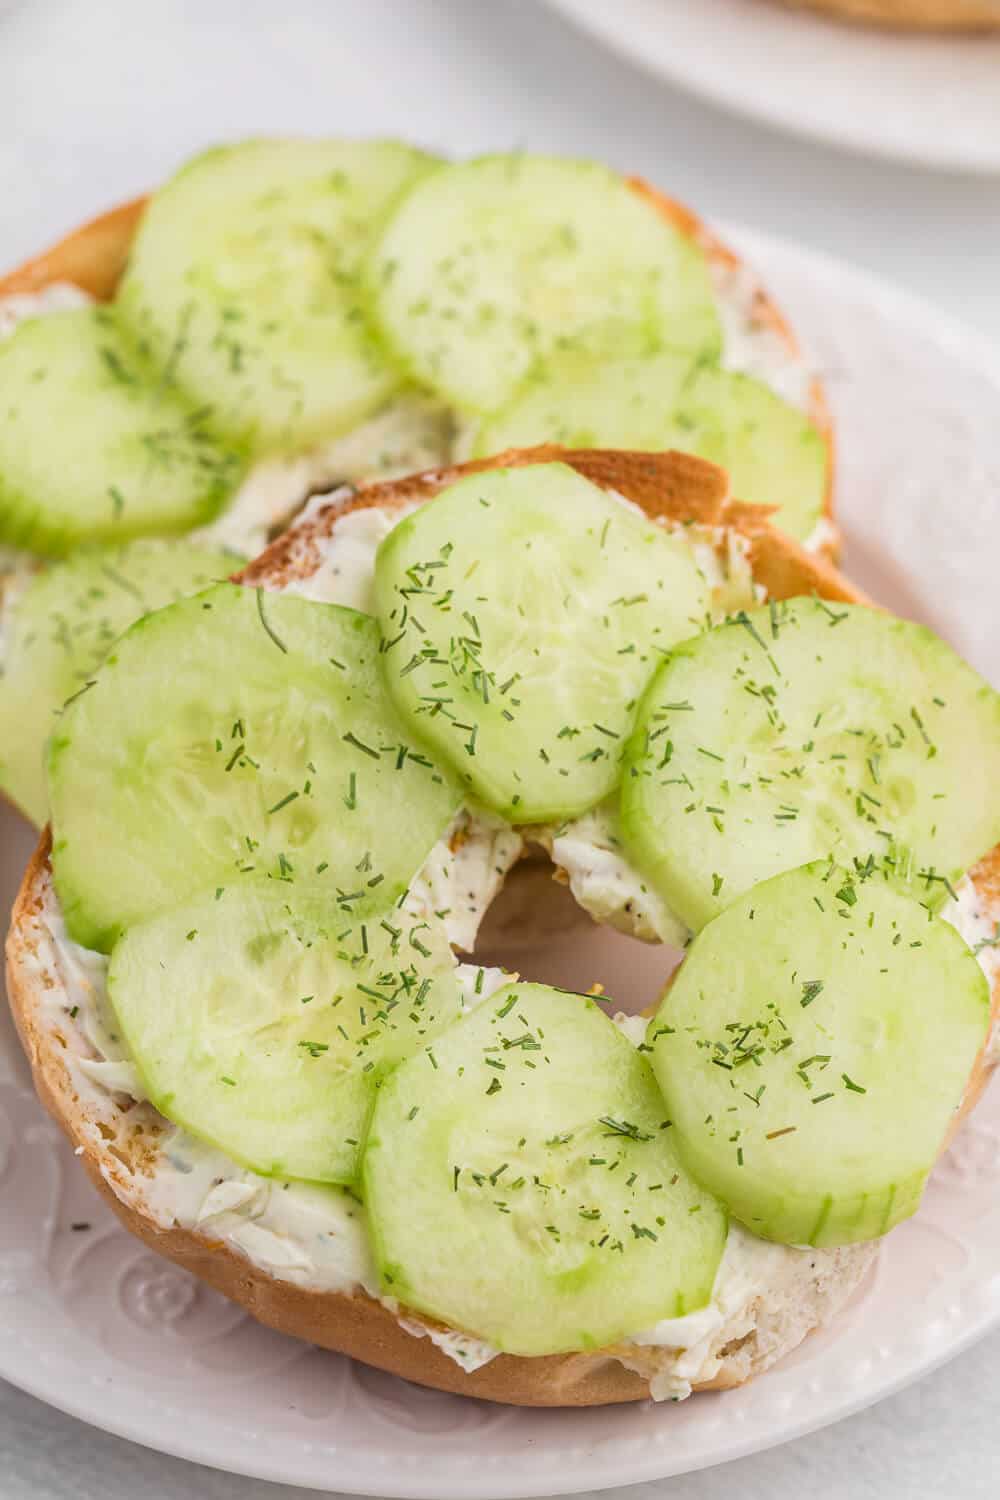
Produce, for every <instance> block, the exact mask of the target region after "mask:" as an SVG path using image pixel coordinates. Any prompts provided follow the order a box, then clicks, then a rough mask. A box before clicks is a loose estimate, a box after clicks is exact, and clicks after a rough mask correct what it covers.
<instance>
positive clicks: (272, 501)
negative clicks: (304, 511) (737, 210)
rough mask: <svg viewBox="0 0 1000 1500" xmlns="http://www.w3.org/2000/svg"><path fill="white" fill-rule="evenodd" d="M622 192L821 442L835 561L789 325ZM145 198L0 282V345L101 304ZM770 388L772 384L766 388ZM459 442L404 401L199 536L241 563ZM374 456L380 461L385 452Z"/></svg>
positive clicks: (276, 461) (648, 190) (691, 225)
mask: <svg viewBox="0 0 1000 1500" xmlns="http://www.w3.org/2000/svg"><path fill="white" fill-rule="evenodd" d="M626 181H627V183H628V185H629V187H630V188H632V190H633V191H634V192H636V193H637V194H638V195H639V196H640V197H642V198H643V199H644V200H646V201H647V202H649V203H651V204H652V205H653V206H654V207H655V208H656V210H657V211H658V212H659V213H660V214H662V215H663V217H664V218H665V219H667V220H668V221H669V222H670V223H671V224H672V225H673V226H674V227H675V228H677V229H678V230H679V231H680V232H681V233H682V234H684V235H686V236H687V237H688V238H690V239H691V240H693V241H695V242H696V243H697V245H698V246H699V247H700V249H701V250H702V252H703V253H704V255H705V257H706V260H707V263H708V266H709V270H710V273H711V276H712V279H713V283H714V286H715V293H716V297H717V299H718V303H719V307H720V312H721V313H722V316H723V322H724V323H725V325H726V328H727V339H728V338H729V337H730V336H731V335H733V334H735V335H736V336H737V337H738V338H741V339H743V340H744V341H745V342H753V343H754V344H755V346H756V347H757V348H758V349H760V350H761V351H762V353H764V354H765V355H766V356H767V357H768V358H769V359H770V360H771V361H772V362H776V363H777V365H778V366H780V367H782V368H781V372H780V373H782V374H783V375H785V376H787V377H788V379H789V384H790V385H791V386H793V387H794V390H795V396H794V398H793V399H794V400H795V402H796V404H798V405H801V406H802V407H803V408H804V410H805V411H806V412H807V413H808V415H809V417H810V418H811V420H812V421H813V423H814V424H815V426H816V428H817V430H818V431H819V433H820V435H821V437H822V440H823V443H824V445H825V448H826V452H827V484H826V493H825V497H824V509H823V515H822V517H821V518H820V521H819V522H818V523H817V526H816V528H815V532H814V534H813V536H812V537H811V538H810V539H809V545H810V548H811V549H812V550H814V551H816V552H817V553H819V554H820V555H823V556H827V557H830V558H833V557H835V556H836V554H837V550H838V547H839V536H838V533H837V530H836V527H835V523H834V516H833V481H834V432H833V423H832V418H831V414H830V409H829V406H828V404H827V401H826V397H825V394H824V390H823V385H822V382H821V380H820V379H819V377H818V375H816V374H815V373H814V372H812V371H811V370H810V369H809V367H808V365H807V363H806V361H805V358H804V356H803V354H802V351H801V349H800V346H799V343H798V340H797V339H796V336H795V334H794V332H793V330H792V327H791V325H790V324H789V322H788V320H787V318H786V317H785V315H784V314H783V312H782V311H781V309H780V308H779V306H778V305H777V303H776V302H775V301H774V299H773V298H772V297H771V295H770V294H769V292H768V291H767V290H766V289H765V287H764V285H763V284H762V282H761V281H760V280H759V278H758V277H757V276H756V274H755V273H754V271H753V270H752V268H751V267H749V266H747V265H746V264H745V263H744V262H743V261H742V260H741V258H740V257H739V256H738V255H736V254H735V252H734V251H732V250H731V249H730V248H729V247H728V246H727V245H725V244H724V243H723V241H722V240H721V239H719V237H718V236H717V235H716V234H715V233H714V232H713V231H712V230H711V229H709V228H708V226H707V225H706V224H704V223H703V222H702V221H701V220H700V219H699V218H698V217H697V216H696V215H695V214H694V213H692V212H691V210H690V209H688V208H686V207H684V206H683V205H682V204H680V203H678V202H677V201H676V200H675V199H673V198H669V197H667V196H666V195H665V194H664V193H661V192H659V191H658V190H657V189H656V188H654V187H652V186H651V185H650V184H649V183H647V182H645V181H643V179H642V178H639V177H629V178H626ZM147 201H148V200H147V199H146V198H145V197H143V198H135V199H133V200H131V201H130V202H128V203H124V204H121V205H120V206H119V207H117V208H114V209H111V210H110V211H109V212H107V213H105V214H101V215H100V216H99V217H97V218H95V219H92V220H91V221H90V222H89V223H86V224H84V225H82V226H81V227H79V228H78V229H75V230H73V231H72V232H71V233H70V234H68V235H67V236H66V237H65V238H64V239H62V240H60V241H59V242H58V243H57V244H55V245H53V246H52V247H51V248H50V249H48V250H46V251H44V252H42V253H41V254H40V255H38V256H35V257H34V258H32V259H30V260H28V261H26V262H25V263H24V264H22V265H20V266H18V267H17V268H15V269H14V270H12V271H9V272H8V273H7V274H6V275H4V276H0V335H2V333H3V330H4V321H5V320H4V308H5V305H6V307H7V309H8V320H7V321H8V322H9V323H10V325H11V326H13V323H14V321H15V320H17V319H19V318H21V317H23V316H26V315H28V314H29V313H34V312H38V313H41V312H44V311H45V310H46V309H47V308H51V310H53V311H55V310H58V308H59V307H60V306H61V305H66V304H65V302H64V301H63V300H62V299H61V296H60V293H61V292H62V293H65V291H66V289H67V288H75V289H77V291H78V292H80V293H82V294H83V295H84V296H85V297H87V298H93V299H96V300H97V301H101V302H106V301H109V300H110V299H111V298H112V297H113V296H114V294H115V291H116V289H117V286H118V283H119V280H120V279H121V276H122V273H123V271H124V269H125V266H126V264H127V261H128V257H129V250H130V247H131V244H132V241H133V239H134V237H135V235H136V232H137V230H138V227H139V224H140V222H141V220H142V215H143V212H144V209H145V206H146V203H147ZM769 383H770V382H769ZM463 447H464V438H463V434H462V432H461V431H457V430H456V427H455V423H454V421H453V420H452V418H451V416H450V414H449V413H448V411H447V409H445V408H442V407H439V406H436V405H435V404H433V403H431V402H428V401H423V400H420V401H412V402H410V403H408V404H407V407H406V411H405V413H401V412H400V410H399V409H398V408H397V409H393V408H392V407H390V408H388V409H387V412H385V413H378V414H376V415H375V416H374V417H372V418H370V419H369V420H368V421H367V422H364V423H362V425H361V426H360V427H359V428H356V429H355V430H354V431H352V432H350V433H348V434H347V436H346V437H343V438H340V439H337V440H336V441H334V442H333V443H331V444H328V445H325V446H321V447H319V448H317V449H315V450H313V451H312V452H310V453H306V454H302V455H298V456H295V457H291V458H266V459H263V460H261V461H260V462H258V463H257V464H255V465H254V467H253V468H252V469H251V471H250V473H249V474H248V475H247V477H246V479H245V480H244V482H243V484H242V485H241V487H240V489H239V490H238V491H237V493H236V495H235V496H234V497H233V499H232V501H231V502H230V504H229V506H228V508H227V510H226V511H225V512H224V513H223V515H222V516H221V517H219V518H218V519H217V520H216V522H215V523H214V524H213V525H212V526H211V527H210V528H208V534H209V535H210V536H211V538H212V539H213V540H217V541H222V542H224V543H228V544H229V545H231V546H232V547H233V548H234V549H235V550H238V551H242V552H243V554H244V555H248V554H250V555H252V554H253V553H255V552H257V551H259V550H260V549H261V547H263V546H264V545H265V543H266V541H267V540H268V539H269V537H270V536H272V535H273V534H274V532H275V530H276V529H277V528H278V527H279V526H281V525H283V524H285V523H286V522H287V520H288V519H289V517H290V516H292V515H294V514H295V512H296V511H297V510H298V509H299V507H300V506H301V505H302V504H303V503H304V501H305V500H306V499H307V498H308V496H309V495H310V494H314V493H317V492H318V491H321V490H325V489H329V488H330V486H331V485H333V484H336V483H341V482H346V483H355V484H356V483H368V482H373V481H375V480H378V479H384V478H390V477H393V476H394V475H397V474H407V473H411V472H413V471H414V470H417V469H421V468H425V467H428V466H430V465H432V464H437V463H445V462H449V461H452V460H457V459H459V458H461V457H462V456H463ZM383 450H385V451H384V452H383Z"/></svg>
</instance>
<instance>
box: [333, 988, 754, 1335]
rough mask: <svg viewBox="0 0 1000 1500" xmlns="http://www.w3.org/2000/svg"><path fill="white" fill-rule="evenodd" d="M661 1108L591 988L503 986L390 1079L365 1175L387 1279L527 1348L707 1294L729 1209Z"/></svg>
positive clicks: (633, 1327)
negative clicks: (686, 1156) (701, 1182)
mask: <svg viewBox="0 0 1000 1500" xmlns="http://www.w3.org/2000/svg"><path fill="white" fill-rule="evenodd" d="M583 1080H585V1083H584V1082H583ZM663 1115H664V1111H663V1104H662V1101H661V1100H660V1098H659V1095H658V1093H657V1089H656V1085H655V1083H654V1080H653V1076H652V1074H651V1072H650V1070H649V1066H648V1064H647V1063H646V1060H645V1058H643V1057H641V1056H640V1055H639V1053H638V1052H636V1050H635V1048H634V1047H633V1046H632V1045H631V1043H630V1042H628V1041H627V1040H626V1039H625V1037H624V1036H623V1035H622V1034H621V1033H620V1032H619V1031H618V1030H617V1029H616V1027H615V1026H614V1025H613V1023H612V1022H611V1021H610V1020H609V1019H608V1018H607V1017H606V1016H605V1015H603V1014H602V1013H601V1011H600V1010H599V1009H598V1007H597V1006H596V1005H595V1004H594V1002H593V1001H592V1000H588V999H587V998H586V997H585V996H582V995H571V994H568V993H567V992H566V991H564V990H553V989H549V988H548V987H547V986H546V985H542V984H516V985H511V986H510V987H509V988H507V989H504V990H500V991H498V992H497V993H496V994H494V995H492V996H491V997H490V999H489V1000H487V1001H484V1002H483V1003H482V1004H480V1005H479V1006H478V1007H477V1008H476V1009H475V1010H474V1011H472V1012H471V1013H470V1014H469V1015H467V1016H465V1017H464V1018H463V1019H462V1020H461V1021H459V1022H458V1023H456V1024H455V1025H454V1026H452V1027H451V1028H450V1029H449V1030H448V1031H446V1032H445V1033H444V1034H443V1035H442V1036H440V1037H439V1038H438V1039H437V1040H436V1041H435V1042H434V1043H433V1045H432V1046H430V1047H425V1048H422V1049H421V1050H420V1051H419V1052H416V1053H415V1054H414V1055H413V1056H412V1057H411V1058H410V1059H409V1060H408V1061H407V1062H405V1063H403V1064H402V1065H401V1066H400V1067H399V1068H397V1070H396V1071H395V1072H394V1073H393V1074H391V1075H390V1076H389V1078H387V1079H386V1081H385V1083H384V1084H383V1086H382V1088H381V1089H380V1091H379V1096H378V1099H377V1102H376V1105H375V1111H374V1114H373V1116H372V1123H371V1127H370V1131H369V1136H368V1144H367V1147H366V1150H365V1156H364V1162H363V1170H362V1180H363V1185H364V1198H365V1203H366V1206H367V1209H368V1217H369V1225H370V1228H371V1232H372V1238H373V1245H374V1250H375V1258H376V1262H377V1264H378V1267H379V1271H380V1274H381V1277H382V1284H383V1288H384V1290H385V1292H386V1293H388V1294H391V1295H392V1296H394V1297H398V1298H399V1300H400V1301H401V1302H403V1303H404V1304H405V1305H406V1306H407V1307H412V1308H414V1309H415V1310H417V1311H418V1312H423V1313H428V1314H430V1316H432V1317H435V1318H440V1319H441V1320H442V1321H443V1322H445V1323H447V1324H448V1325H449V1326H451V1327H453V1328H458V1329H461V1330H463V1331H464V1332H466V1333H470V1334H474V1335H476V1336H477V1337H479V1338H483V1339H487V1340H489V1342H490V1343H491V1344H494V1345H495V1346H496V1347H497V1348H498V1349H501V1350H504V1351H506V1352H508V1353H511V1354H523V1355H541V1354H558V1353H563V1352H566V1351H569V1350H573V1349H599V1348H603V1347H604V1346H606V1345H608V1344H613V1343H615V1342H616V1341H617V1340H619V1339H622V1338H625V1337H627V1336H628V1335H629V1334H632V1333H636V1332H637V1331H638V1330H640V1329H642V1328H647V1327H649V1326H650V1325H651V1324H654V1323H657V1322H659V1320H660V1319H662V1318H673V1317H682V1316H683V1315H684V1314H685V1313H688V1312H692V1311H694V1310H695V1309H696V1308H699V1307H702V1306H704V1304H705V1303H706V1302H707V1301H708V1299H709V1297H710V1296H711V1292H712V1285H713V1282H714V1280H715V1273H716V1270H717V1268H718V1265H719V1261H720V1259H721V1256H722V1251H723V1247H724V1245H725V1240H726V1230H727V1225H726V1216H725V1214H724V1213H723V1212H722V1210H721V1208H720V1206H719V1204H718V1202H717V1201H716V1200H715V1199H713V1198H712V1197H710V1196H709V1195H708V1194H707V1193H705V1192H703V1191H702V1190H701V1189H699V1188H698V1187H697V1186H696V1185H695V1183H694V1182H693V1181H692V1180H691V1179H690V1178H689V1177H688V1175H687V1173H686V1172H685V1171H684V1169H683V1167H682V1166H681V1165H680V1163H679V1161H678V1159H677V1156H676V1152H675V1149H674V1146H673V1144H672V1140H673V1131H672V1130H671V1129H670V1128H669V1121H665V1120H664V1118H663Z"/></svg>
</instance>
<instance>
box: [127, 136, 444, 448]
mask: <svg viewBox="0 0 1000 1500" xmlns="http://www.w3.org/2000/svg"><path fill="white" fill-rule="evenodd" d="M433 161H434V159H433V158H432V157H429V156H426V155H425V154H424V153H423V152H421V151H416V150H414V149H412V148H411V147H409V146H404V145H401V144H399V143H397V142H394V141H376V142H361V141H291V140H285V141H282V140H272V141H247V142H244V143H243V144H241V145H237V146H224V147H220V148H218V149H216V150H214V151H208V152H206V153H205V154H204V155H202V156H198V157H196V158H195V159H194V160H193V161H191V162H189V163H188V164H187V166H185V167H184V168H182V170H181V171H180V172H178V174H177V175H176V177H174V178H173V179H172V180H171V181H170V182H168V183H167V185H166V186H165V187H163V188H161V190H160V191H159V192H158V193H157V194H156V196H155V197H154V198H153V200H152V202H151V203H150V205H149V207H148V208H147V210H146V213H145V215H144V217H143V220H142V223H141V225H140V227H139V231H138V234H137V235H136V239H135V243H134V245H133V247H132V253H131V257H130V261H129V267H128V270H127V272H126V275H125V278H124V281H123V284H122V288H121V291H120V293H119V303H120V306H121V310H122V313H123V316H125V317H126V318H127V319H128V320H129V321H130V322H131V324H132V326H133V327H134V329H135V330H136V332H137V334H139V335H140V336H141V338H142V340H143V342H144V344H145V345H146V346H147V347H148V350H149V352H150V354H151V355H152V357H153V359H154V360H155V361H156V362H157V364H159V365H161V366H163V367H164V368H167V369H169V370H170V371H171V372H172V374H173V375H174V376H175V378H176V379H177V380H178V381H179V382H180V383H181V384H182V385H183V386H185V387H186V388H187V389H188V390H190V391H193V392H194V393H195V394H196V396H197V399H198V400H199V401H203V402H206V403H208V404H209V405H210V406H211V408H212V412H213V420H214V421H215V422H216V423H217V424H218V425H219V426H220V427H221V428H222V429H223V430H229V431H234V432H238V433H243V432H248V433H249V435H250V437H251V439H252V442H253V446H254V449H255V451H256V452H262V451H272V450H275V449H282V450H288V449H295V448H302V447H308V446H309V445H310V444H313V443H315V442H318V441H319V440H320V439H322V438H327V437H335V436H337V435H338V434H339V433H341V432H344V431H346V430H347V429H348V428H350V427H352V426H354V425H355V424H356V423H358V422H361V421H363V420H364V418H365V417H367V416H369V415H370V414H371V413H372V412H373V411H374V410H375V409H376V407H378V406H380V405H381V404H382V402H383V401H385V400H386V399H387V398H388V397H389V396H390V395H391V394H392V392H393V391H394V390H395V389H396V387H397V386H398V385H399V384H400V380H399V377H398V375H397V374H396V372H395V371H394V370H393V369H392V368H391V367H390V366H389V365H388V364H387V363H386V361H385V359H384V358H383V357H382V355H381V354H380V352H379V351H378V349H377V348H376V347H375V345H374V344H373V342H372V340H371V338H370V337H369V334H368V332H367V329H366V324H365V318H364V315H363V309H362V305H361V304H362V295H361V288H360V266H361V262H362V259H363V257H364V255H365V253H366V251H367V249H368V246H369V244H370V242H371V240H372V237H373V235H374V233H375V232H376V230H377V229H378V228H379V226H380V224H381V222H382V220H383V218H384V216H385V213H386V211H387V209H388V207H389V205H390V204H391V203H392V202H393V200H394V199H395V198H396V196H397V195H398V193H399V192H400V190H401V189H402V188H403V187H404V186H405V185H406V184H407V183H409V182H412V181H413V180H414V179H415V178H417V177H419V176H421V175H422V174H423V173H425V172H427V171H428V170H429V168H430V167H431V166H432V164H433Z"/></svg>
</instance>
